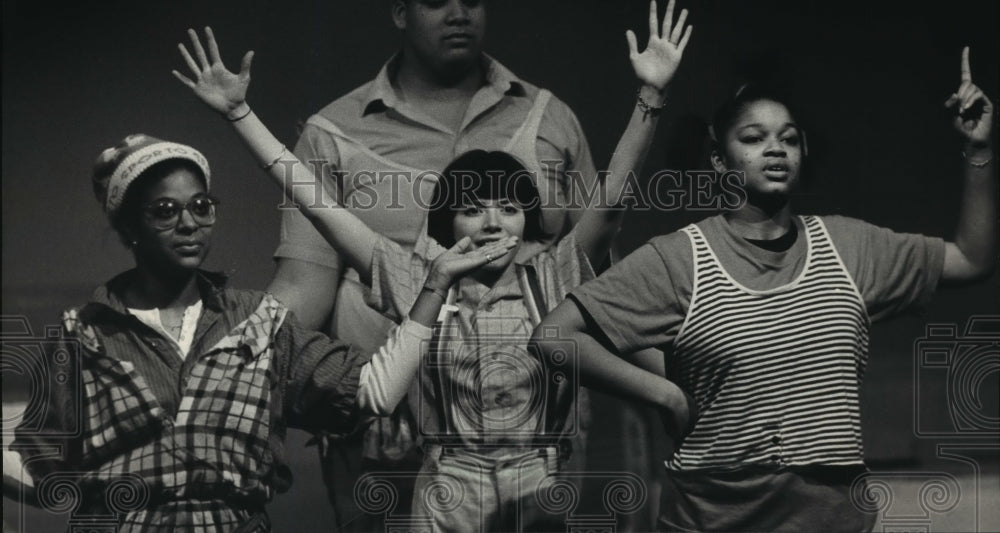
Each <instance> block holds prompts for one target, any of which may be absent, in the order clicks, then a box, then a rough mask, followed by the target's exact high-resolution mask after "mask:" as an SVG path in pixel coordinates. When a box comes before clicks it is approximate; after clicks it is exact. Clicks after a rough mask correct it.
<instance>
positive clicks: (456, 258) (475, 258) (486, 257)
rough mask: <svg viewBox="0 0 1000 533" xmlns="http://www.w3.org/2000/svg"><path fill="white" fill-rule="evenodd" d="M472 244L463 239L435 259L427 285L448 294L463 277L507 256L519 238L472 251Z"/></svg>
mask: <svg viewBox="0 0 1000 533" xmlns="http://www.w3.org/2000/svg"><path fill="white" fill-rule="evenodd" d="M471 244H472V239H471V238H470V237H463V238H462V239H461V240H460V241H458V242H457V243H455V245H454V246H452V247H451V248H450V249H448V250H447V251H446V252H444V253H442V254H441V255H439V256H437V257H436V258H434V260H433V261H431V268H430V272H429V273H428V274H427V283H426V284H425V285H426V286H428V287H431V288H433V289H436V290H440V291H443V292H448V289H449V288H450V287H451V286H452V285H454V284H455V282H456V281H458V280H459V279H460V278H461V277H462V276H465V275H466V274H469V273H471V272H473V271H474V270H476V269H477V268H479V267H481V266H483V265H486V264H487V263H491V262H493V261H496V260H497V259H500V258H502V257H503V256H505V255H507V254H508V253H509V252H510V250H512V249H513V248H514V247H516V246H517V237H505V238H503V239H500V240H498V241H496V242H491V243H489V244H487V245H485V246H481V247H479V248H476V249H475V250H471V251H470V250H469V246H470V245H471Z"/></svg>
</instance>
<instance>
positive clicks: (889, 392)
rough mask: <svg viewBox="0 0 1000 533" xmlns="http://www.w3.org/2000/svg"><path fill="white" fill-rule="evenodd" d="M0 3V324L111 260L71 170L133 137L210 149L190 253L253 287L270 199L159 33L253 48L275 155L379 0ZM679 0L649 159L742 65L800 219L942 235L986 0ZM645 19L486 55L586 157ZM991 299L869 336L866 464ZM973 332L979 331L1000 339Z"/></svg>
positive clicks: (982, 69)
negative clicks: (803, 163)
mask: <svg viewBox="0 0 1000 533" xmlns="http://www.w3.org/2000/svg"><path fill="white" fill-rule="evenodd" d="M663 4H665V2H661V10H662V9H663V7H664V5H663ZM2 5H3V163H2V183H3V314H5V315H23V316H25V317H26V318H27V319H28V320H29V322H30V324H31V325H32V326H33V327H34V328H35V331H36V333H37V332H39V331H40V330H41V328H42V327H43V325H45V324H52V323H55V319H56V318H57V316H58V312H59V311H60V310H61V309H62V308H64V307H66V306H68V305H71V304H78V303H82V302H83V301H84V300H85V298H86V297H87V296H88V295H89V294H90V292H91V290H92V289H93V287H94V286H95V285H96V284H97V283H99V282H102V281H104V280H106V279H108V278H109V277H111V276H112V275H113V274H115V273H117V272H118V271H121V270H124V269H125V268H128V267H129V266H130V265H131V258H130V257H129V255H128V254H127V252H126V251H125V249H124V248H123V247H122V246H121V245H120V244H119V242H118V240H117V237H116V236H115V235H114V233H113V232H112V231H111V230H110V228H109V226H108V224H107V222H106V220H105V219H104V217H103V215H102V212H101V209H100V207H99V206H98V204H97V203H96V202H95V200H94V197H93V193H92V190H91V186H90V171H91V166H92V164H93V161H94V159H95V158H96V156H97V154H98V153H99V152H100V151H101V150H102V149H103V148H105V147H107V146H110V145H112V144H114V143H116V142H117V141H118V140H119V139H121V138H122V137H124V136H125V135H127V134H130V133H134V132H144V133H148V134H151V135H154V136H158V137H161V138H164V139H170V140H176V141H178V142H183V143H187V144H191V145H193V146H195V147H197V148H198V149H200V150H201V151H202V152H203V153H204V154H205V155H206V156H207V157H208V159H209V161H210V162H211V164H212V167H213V172H212V174H213V190H214V192H215V193H216V194H217V195H218V196H220V197H221V198H222V199H223V202H224V203H223V206H222V207H221V220H220V222H219V224H218V225H217V226H216V232H215V240H214V246H215V249H214V250H213V252H212V256H211V258H210V259H209V262H208V266H209V267H211V268H214V269H219V270H225V271H228V272H230V273H231V274H232V276H233V277H232V282H233V283H234V284H235V285H236V286H242V287H253V288H263V287H265V286H266V284H267V283H268V281H269V279H270V276H271V274H272V271H273V262H272V260H271V253H272V252H273V251H274V249H275V246H276V244H277V238H278V227H279V216H278V213H277V211H276V209H275V206H276V205H277V204H278V203H279V202H280V200H281V198H280V191H279V190H278V189H277V188H275V187H274V186H273V185H272V184H270V183H269V182H268V179H266V177H265V176H264V174H263V173H262V172H261V171H260V170H259V169H257V168H256V165H255V163H254V161H252V159H251V158H250V157H249V156H248V155H247V153H246V152H245V150H244V149H243V147H242V146H241V145H240V143H239V141H238V139H237V138H236V136H235V134H233V133H232V132H231V131H229V126H228V125H227V124H226V123H225V122H224V121H223V120H221V119H220V118H219V117H218V116H216V115H215V114H213V113H211V112H209V111H208V110H207V108H205V107H204V106H203V105H202V104H200V103H199V102H198V101H196V99H195V98H194V97H193V96H192V95H191V94H190V93H189V91H188V90H187V89H186V88H184V87H183V86H182V85H180V84H179V83H178V82H177V81H176V80H175V79H174V78H173V77H172V76H171V74H170V70H171V69H175V68H176V69H178V70H181V69H183V68H184V64H183V62H182V60H181V59H180V56H179V54H178V53H177V50H176V43H177V42H179V41H182V40H185V41H186V35H185V30H186V29H187V28H188V27H196V28H200V27H202V26H204V25H206V24H208V25H211V26H212V27H213V29H214V30H215V32H216V36H217V37H218V39H219V41H220V46H221V49H222V52H223V57H224V59H225V61H226V62H227V64H228V65H229V66H230V67H231V68H236V67H237V66H238V61H239V58H240V57H241V55H242V53H243V52H244V51H245V50H247V49H253V50H256V52H257V54H256V59H255V62H254V71H253V72H254V81H253V83H252V87H251V90H250V95H249V100H250V102H251V104H252V105H253V106H254V108H255V109H256V111H257V113H258V114H259V115H260V116H261V117H262V119H263V120H264V122H265V123H266V124H268V125H269V126H270V127H271V129H272V130H273V131H274V132H275V134H276V135H277V136H278V137H279V138H280V139H281V140H282V141H283V142H285V143H286V144H287V145H289V146H292V145H293V144H294V142H295V139H296V137H297V133H296V132H297V125H298V124H299V123H300V122H302V121H304V120H305V119H306V118H307V117H308V116H309V115H310V114H311V113H313V112H315V111H316V110H318V109H319V108H320V107H322V106H323V105H325V104H326V103H328V102H330V101H332V100H333V99H335V98H337V97H339V96H340V95H342V94H344V93H346V92H347V91H349V90H350V89H352V88H354V87H356V86H358V85H360V84H362V83H364V82H366V81H368V80H370V79H371V78H372V77H374V75H375V74H376V73H377V71H378V69H379V68H380V67H381V65H382V64H383V62H384V61H385V60H386V59H387V58H388V57H389V55H390V54H391V53H392V52H393V51H394V50H395V49H396V47H397V46H398V36H397V35H396V31H395V29H394V28H393V27H392V24H391V20H390V18H389V11H388V10H389V2H388V1H387V0H379V1H374V2H373V1H361V0H351V1H337V2H332V1H326V0H324V1H319V0H312V1H305V0H298V1H285V2H280V3H279V2H274V1H263V0H257V1H240V2H236V1H224V2H191V1H182V2H159V3H145V2H143V3H139V2H125V1H109V2H100V3H98V2H86V3H83V2H80V3H76V5H72V6H64V5H63V4H57V3H54V2H19V1H11V0H4V2H3V4H2ZM681 5H682V6H684V7H688V8H690V9H691V10H692V14H691V18H690V19H689V22H691V23H693V24H694V26H695V33H694V36H693V38H692V41H691V43H690V45H689V47H688V50H687V52H686V55H685V57H684V62H683V64H682V67H681V69H680V71H679V72H678V74H677V76H676V77H675V81H674V82H673V84H672V86H671V89H670V98H669V102H668V105H669V108H668V110H667V111H666V114H665V118H664V120H663V121H662V123H661V128H660V131H659V133H658V137H657V141H656V143H655V146H654V148H653V149H652V151H651V153H650V155H649V158H648V163H647V170H648V171H651V170H655V169H660V168H706V162H705V159H704V157H703V130H702V128H703V127H702V124H703V120H704V119H705V118H707V117H708V116H709V115H710V113H711V112H712V110H713V109H714V108H715V106H716V105H718V104H719V103H720V102H721V101H722V100H723V99H724V98H725V97H726V96H727V95H728V94H730V93H731V92H732V91H733V90H734V89H735V88H736V87H737V86H738V85H739V83H740V82H741V81H743V80H746V79H748V78H750V79H761V78H764V79H768V80H770V81H772V82H775V83H778V84H780V85H784V86H786V87H787V88H788V89H789V90H791V91H792V92H793V93H794V95H795V96H796V98H797V100H798V101H797V102H795V103H797V104H798V107H799V108H800V109H803V110H804V111H802V112H801V113H800V117H799V120H800V122H801V123H803V124H804V125H805V127H806V129H807V131H808V134H809V142H810V163H809V166H810V171H809V176H808V186H807V187H806V188H805V189H804V190H803V191H802V192H801V193H800V194H799V195H798V197H797V198H796V199H795V202H796V210H797V211H798V212H800V213H818V214H832V213H836V214H843V215H848V216H854V217H858V218H862V219H865V220H868V221H870V222H872V223H875V224H879V225H884V226H888V227H891V228H894V229H896V230H898V231H907V232H920V233H926V234H932V235H940V236H944V237H948V236H950V235H951V234H952V233H953V231H954V227H955V224H956V222H957V214H958V204H959V195H960V191H961V175H962V174H961V173H962V168H963V167H962V160H961V155H960V148H961V145H960V143H959V141H958V138H957V134H955V133H954V132H953V131H952V129H951V125H950V122H949V115H948V114H947V112H946V111H945V109H944V108H943V105H942V104H943V102H944V101H945V99H946V98H947V97H948V96H949V95H950V94H951V92H953V91H954V90H955V89H956V88H957V87H958V84H959V58H960V53H961V48H962V46H964V45H970V46H971V47H972V72H973V80H974V82H975V83H977V84H978V85H979V86H980V87H982V88H983V90H984V91H986V93H987V94H988V95H989V97H990V98H991V99H992V100H993V101H994V102H997V101H998V98H997V95H998V94H997V93H998V85H1000V84H998V71H997V65H998V64H1000V62H998V55H1000V54H998V52H1000V46H998V45H1000V32H998V31H997V30H998V27H997V26H998V25H997V20H1000V19H998V11H1000V8H998V5H1000V4H998V3H997V2H985V1H984V2H970V1H952V2H947V3H941V4H939V5H937V6H936V7H932V8H925V7H918V4H910V5H909V6H907V7H904V8H900V7H896V5H870V3H852V2H819V1H797V2H793V1H780V2H779V1H753V2H737V1H722V0H714V1H686V2H682V3H681ZM646 10H647V4H646V3H645V2H644V1H642V0H630V1H627V2H626V1H610V0H603V1H602V0H588V1H583V0H575V1H572V2H570V1H554V0H545V1H539V0H534V1H530V2H529V1H527V0H518V1H504V2H499V1H497V2H492V3H491V5H490V6H489V29H488V32H487V51H488V52H489V53H490V54H491V55H493V56H494V57H496V58H497V59H499V60H500V61H501V62H502V63H504V64H505V65H506V66H508V67H509V68H510V69H511V70H513V71H514V72H515V73H517V74H518V75H519V76H520V77H522V78H523V79H525V80H527V81H529V82H532V83H535V84H537V85H541V86H544V87H547V88H549V89H551V90H552V91H553V92H554V93H555V94H556V95H557V96H559V97H560V98H562V99H563V100H564V101H566V102H567V103H568V104H569V105H570V107H572V108H573V109H574V110H575V111H576V113H577V115H578V116H579V119H580V122H581V123H582V125H583V128H584V131H585V132H586V134H587V136H588V139H589V141H590V146H591V148H592V151H593V153H594V158H595V163H596V164H597V166H598V168H602V167H604V166H605V165H606V164H607V161H608V159H609V157H610V153H611V151H612V149H613V148H614V145H615V143H616V141H617V139H618V137H619V135H620V133H621V129H622V128H623V127H624V125H625V122H626V120H627V118H628V113H629V112H630V109H631V107H632V105H633V102H634V91H635V87H636V83H635V82H634V78H633V75H632V72H631V68H630V66H629V63H628V59H627V49H626V44H625V38H624V32H625V30H626V29H627V28H630V27H631V28H633V29H635V30H636V31H637V33H638V34H639V36H640V42H642V41H643V40H644V37H645V34H646V19H645V16H646ZM707 214H708V213H705V212H698V211H692V210H684V211H675V212H635V213H632V214H630V215H629V217H628V218H627V221H626V223H625V227H624V229H623V231H622V235H621V238H620V244H621V247H622V248H623V249H624V250H625V251H629V250H632V249H634V248H635V247H636V246H638V245H639V244H641V243H642V242H644V241H645V240H646V239H648V238H650V237H652V236H654V235H656V234H660V233H665V232H669V231H673V230H676V229H678V228H679V227H681V226H682V225H683V224H685V223H687V222H690V221H694V220H697V219H699V218H702V217H704V216H706V215H707ZM998 295H1000V276H998V275H996V274H994V275H993V276H992V277H991V278H990V279H989V281H988V282H986V283H984V284H979V285H976V286H973V287H967V288H959V289H949V290H942V291H940V292H939V294H938V295H937V296H936V297H935V300H934V302H932V304H931V305H930V307H929V308H928V311H927V312H926V313H925V314H924V315H923V316H920V317H915V318H903V319H898V320H895V321H893V322H890V323H888V324H880V325H877V326H876V327H875V328H874V329H873V332H872V343H871V366H870V369H869V373H868V376H867V378H866V379H867V381H866V385H865V418H866V419H865V426H866V428H865V430H866V447H867V452H868V455H869V458H870V459H871V460H872V461H874V462H875V464H878V463H879V462H886V463H901V464H922V465H926V464H933V463H934V462H935V461H936V460H937V457H936V452H935V445H936V444H938V443H939V442H940V439H929V438H919V437H917V436H916V435H915V431H914V423H913V405H914V402H915V400H914V399H915V398H916V397H917V396H915V394H916V395H918V396H919V395H920V394H940V393H941V392H942V391H944V390H945V386H946V382H945V378H944V377H943V376H941V375H938V376H936V377H934V378H932V379H930V380H927V379H924V380H922V381H921V382H920V386H919V387H917V386H915V383H916V378H917V377H918V376H917V374H918V373H919V372H921V371H923V370H921V369H919V368H917V366H916V365H915V361H917V359H916V358H915V357H916V356H915V342H916V341H918V340H919V339H920V338H921V337H922V336H923V335H924V332H925V327H926V325H927V324H931V323H952V324H957V326H958V331H959V332H961V331H963V328H964V326H965V324H966V321H967V320H968V319H969V318H970V317H973V316H979V315H992V316H994V317H995V316H997V315H1000V299H998V298H1000V297H998ZM993 331H994V335H993V336H992V337H991V338H992V339H994V340H995V339H997V338H998V336H1000V333H998V332H997V330H993ZM970 342H971V341H970ZM977 342H978V341H977ZM996 377H997V374H996V372H995V371H994V372H992V374H989V375H988V376H987V379H986V380H985V383H986V384H985V386H984V388H983V389H981V390H980V393H981V394H982V396H981V398H982V399H983V402H984V403H985V405H984V407H983V408H984V410H985V412H987V413H991V414H992V416H994V417H995V416H996V413H997V407H996V403H997V392H996V390H997V386H996V383H997V379H996ZM602 398H603V397H602ZM597 403H598V404H600V405H598V406H597V407H596V408H595V409H596V413H595V416H598V417H601V416H611V415H610V414H609V413H613V412H614V409H613V408H611V407H608V406H610V405H613V402H611V401H610V400H609V401H603V400H601V401H599V402H597ZM927 403H928V402H926V401H924V402H923V403H921V407H922V408H925V407H926V406H927ZM946 407H947V406H946V405H945V404H944V403H935V404H934V405H933V406H931V407H926V408H927V409H937V411H936V412H934V413H932V414H931V416H939V417H941V418H942V419H945V418H947V417H948V411H947V408H946ZM925 414H926V413H925ZM624 438H625V439H626V440H627V439H628V438H629V437H627V436H626V437H624ZM963 438H964V439H968V438H969V437H963ZM290 451H291V452H292V453H300V454H301V453H303V452H301V450H299V449H296V450H290ZM306 453H308V454H310V455H311V454H312V452H311V451H309V452H306ZM655 453H656V452H655V450H654V455H655ZM279 504H280V500H279Z"/></svg>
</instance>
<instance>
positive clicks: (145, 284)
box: [125, 265, 201, 309]
mask: <svg viewBox="0 0 1000 533" xmlns="http://www.w3.org/2000/svg"><path fill="white" fill-rule="evenodd" d="M199 299H201V294H200V293H199V292H198V279H197V275H196V272H195V271H191V272H184V273H178V274H173V275H165V274H164V273H162V272H157V271H155V270H154V269H151V268H148V267H145V266H143V265H138V266H137V267H136V275H135V277H134V278H132V282H131V283H130V284H129V286H128V287H127V288H126V289H125V304H126V305H127V306H128V307H133V308H136V309H152V308H154V307H155V308H157V309H171V308H183V307H187V306H189V305H191V304H193V303H195V302H197V301H198V300H199Z"/></svg>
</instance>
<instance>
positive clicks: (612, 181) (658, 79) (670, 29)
mask: <svg viewBox="0 0 1000 533" xmlns="http://www.w3.org/2000/svg"><path fill="white" fill-rule="evenodd" d="M687 16H688V12H687V10H686V9H684V10H681V13H680V16H678V18H677V23H676V24H674V0H670V3H669V4H667V12H666V15H665V16H664V17H663V24H662V27H661V25H660V21H659V18H658V15H657V8H656V0H652V1H651V2H650V3H649V42H647V43H646V49H645V50H643V51H642V52H641V53H640V52H639V49H638V45H637V43H636V37H635V33H633V32H632V30H629V31H628V32H626V34H625V36H626V39H627V40H628V47H629V59H630V60H631V62H632V69H633V70H634V71H635V75H636V78H638V80H639V83H640V84H641V85H640V88H639V94H638V100H637V102H636V106H635V108H634V109H633V111H632V117H631V119H629V123H628V126H626V127H625V132H624V133H622V136H621V139H619V141H618V146H617V147H616V148H615V152H614V155H612V157H611V161H610V162H609V163H608V170H607V172H603V173H600V174H599V175H598V179H597V184H598V190H597V191H594V192H593V193H592V200H591V205H590V206H589V207H588V208H587V209H586V210H585V211H584V213H583V215H582V217H581V218H580V221H579V222H578V223H577V226H576V228H577V229H576V232H577V233H576V236H577V242H578V243H579V244H580V247H581V248H582V249H583V251H584V252H585V253H586V254H587V257H588V258H589V259H590V262H591V263H592V264H595V265H596V264H599V263H600V262H601V261H602V260H603V258H604V256H605V255H606V254H607V253H608V250H609V249H610V248H611V243H612V241H613V240H614V238H615V236H616V235H617V234H618V230H619V228H620V227H621V221H622V217H623V215H624V209H623V208H621V202H622V200H623V198H622V193H623V189H624V188H625V185H626V183H627V180H628V176H629V175H633V176H634V175H635V173H636V172H638V171H640V170H641V169H642V165H643V162H644V161H645V159H646V153H647V152H648V151H649V145H650V143H652V141H653V134H654V133H655V132H656V124H657V123H658V121H659V114H660V111H661V109H662V107H663V103H664V101H665V99H666V90H667V86H668V85H669V84H670V80H672V79H673V77H674V74H675V73H676V72H677V67H678V66H679V65H680V62H681V58H682V57H683V55H684V49H685V48H687V44H688V40H689V39H690V38H691V31H692V27H691V26H685V21H686V20H687ZM578 196H579V195H578ZM584 196H588V195H584ZM595 203H596V204H598V205H594V204H595Z"/></svg>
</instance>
